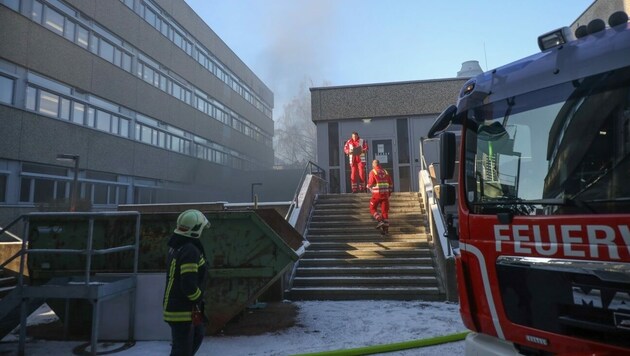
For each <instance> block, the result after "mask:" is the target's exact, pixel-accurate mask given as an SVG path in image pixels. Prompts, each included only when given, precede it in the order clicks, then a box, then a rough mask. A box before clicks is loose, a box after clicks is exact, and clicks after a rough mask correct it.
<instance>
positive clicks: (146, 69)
mask: <svg viewBox="0 0 630 356" xmlns="http://www.w3.org/2000/svg"><path fill="white" fill-rule="evenodd" d="M137 75H138V77H140V78H142V79H143V80H144V81H145V82H147V83H149V84H151V85H153V86H154V87H156V88H159V89H160V90H162V91H164V92H166V93H168V94H170V95H172V96H174V97H176V98H177V99H179V100H181V101H183V102H185V103H187V104H188V105H191V106H193V107H195V108H197V109H198V110H200V111H201V112H203V113H204V114H206V115H208V116H210V117H212V118H214V119H216V120H218V121H220V122H222V123H223V124H225V125H228V126H230V127H232V128H233V129H234V130H236V131H238V132H241V133H243V134H244V135H246V136H249V137H251V138H253V139H254V140H256V141H258V142H263V143H264V144H265V145H266V146H268V147H271V146H272V145H273V142H272V140H271V138H270V137H267V136H265V135H264V134H263V133H262V132H261V131H260V129H259V128H258V127H255V126H254V127H252V126H251V125H250V124H249V123H247V122H244V120H241V119H239V118H237V117H236V116H232V115H230V114H229V113H227V112H225V111H224V110H223V109H222V108H221V107H223V105H221V104H219V103H218V102H216V101H212V102H211V100H210V99H209V98H208V96H207V95H205V93H203V92H201V91H199V90H197V93H199V94H198V95H195V96H194V97H193V96H192V93H191V91H190V90H188V89H186V88H184V87H182V86H181V85H179V84H178V83H177V82H176V81H174V80H173V79H171V78H170V77H168V76H167V75H165V74H164V73H162V72H161V71H160V70H158V69H156V68H154V67H152V66H150V65H149V64H147V63H144V62H142V61H141V60H138V66H137ZM202 95H203V97H202ZM204 97H205V98H204ZM193 99H194V101H196V105H195V104H193Z"/></svg>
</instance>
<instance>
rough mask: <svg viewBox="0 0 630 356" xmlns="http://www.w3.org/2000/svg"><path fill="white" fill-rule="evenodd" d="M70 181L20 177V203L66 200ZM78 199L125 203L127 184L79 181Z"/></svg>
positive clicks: (97, 202)
mask: <svg viewBox="0 0 630 356" xmlns="http://www.w3.org/2000/svg"><path fill="white" fill-rule="evenodd" d="M71 186H72V181H67V180H58V179H48V178H35V177H22V179H21V181H20V202H21V203H35V204H38V203H51V202H54V201H59V200H67V199H69V197H70V194H71ZM78 193H79V199H81V200H89V201H90V202H92V204H99V205H101V204H102V205H118V204H126V203H127V186H124V185H115V184H104V183H91V182H80V183H79V189H78Z"/></svg>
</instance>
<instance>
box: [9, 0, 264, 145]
mask: <svg viewBox="0 0 630 356" xmlns="http://www.w3.org/2000/svg"><path fill="white" fill-rule="evenodd" d="M3 1H4V0H3ZM49 1H50V2H51V3H52V4H54V5H55V6H57V7H58V8H63V9H64V11H65V12H66V13H70V14H71V15H72V16H75V17H76V16H77V12H76V11H75V10H72V9H71V8H69V7H68V6H66V5H64V4H63V3H61V2H59V1H58V0H49ZM31 18H32V19H33V21H35V22H37V23H38V24H41V25H43V26H44V27H46V28H48V29H49V30H51V31H52V32H54V33H56V34H58V35H60V36H62V37H65V38H66V39H68V40H70V41H72V42H74V43H76V44H77V45H79V46H81V47H82V48H84V49H86V50H89V51H91V52H92V53H94V54H95V55H98V56H99V57H101V58H103V59H105V60H107V61H108V62H110V63H112V64H114V65H116V66H118V67H120V68H122V69H123V70H125V71H127V72H131V71H132V59H133V58H134V57H135V56H133V55H132V52H130V50H127V49H124V48H123V42H122V41H121V40H120V39H117V38H116V37H115V36H114V35H112V34H110V33H108V32H107V31H106V30H105V29H102V28H99V31H98V32H99V33H96V32H95V31H89V30H88V29H87V28H86V27H85V26H82V25H80V24H78V23H75V22H74V21H73V20H71V19H70V18H69V17H67V16H64V15H63V14H62V13H61V12H60V11H58V10H56V9H55V8H53V7H51V6H49V4H43V3H42V2H40V1H38V0H34V1H33V7H32V12H31ZM94 26H96V25H94ZM106 37H107V38H108V39H109V40H108V39H105V38H106ZM114 42H116V44H114ZM135 52H136V53H139V51H137V50H135ZM142 57H143V58H146V56H144V55H142ZM146 61H147V62H149V61H150V62H154V61H152V60H150V59H148V58H146ZM136 66H137V70H136V75H137V76H138V77H139V78H142V79H143V80H144V81H146V82H148V83H150V84H151V85H153V86H155V87H157V88H159V89H161V90H162V91H164V92H166V93H168V94H170V95H172V96H174V97H175V98H177V99H179V100H181V101H183V102H185V103H187V104H188V105H191V106H193V107H196V105H194V103H193V97H192V91H191V90H190V89H186V88H185V86H184V85H182V84H180V83H178V82H177V81H175V80H174V79H172V78H170V77H169V76H168V75H166V74H165V73H164V72H162V71H161V70H159V69H157V68H152V67H151V66H149V65H148V64H147V63H144V62H143V61H141V60H140V59H138V61H137V65H136ZM154 66H155V67H159V65H158V64H157V63H156V64H155V65H154ZM196 91H197V92H200V93H201V91H199V90H196ZM204 96H206V97H207V95H205V94H204ZM218 110H220V109H218ZM204 112H205V113H206V114H209V113H208V112H206V111H204ZM209 115H210V114H209ZM223 115H229V114H227V113H223V114H220V116H223ZM210 116H211V117H213V118H215V119H217V120H219V121H221V122H223V123H224V124H226V125H228V126H231V127H235V126H237V127H240V128H241V129H240V130H239V132H241V133H243V134H245V135H247V136H249V137H251V138H253V139H254V140H256V141H258V142H262V143H264V144H265V145H266V146H268V147H271V146H272V145H273V143H272V139H271V138H270V137H268V136H267V135H264V134H263V133H262V132H261V131H260V129H259V128H258V127H256V126H253V125H251V124H250V123H248V122H243V121H246V120H242V119H240V118H237V116H236V114H234V115H231V116H232V117H231V119H229V120H224V119H222V118H219V117H217V116H214V115H210ZM230 121H241V123H240V124H239V125H232V124H231V123H230ZM245 127H248V128H247V129H245Z"/></svg>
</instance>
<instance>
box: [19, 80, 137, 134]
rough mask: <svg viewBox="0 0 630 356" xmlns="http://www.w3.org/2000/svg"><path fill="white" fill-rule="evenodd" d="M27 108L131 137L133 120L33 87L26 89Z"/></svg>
mask: <svg viewBox="0 0 630 356" xmlns="http://www.w3.org/2000/svg"><path fill="white" fill-rule="evenodd" d="M26 108H27V109H28V110H32V111H37V112H39V113H41V114H44V115H46V116H52V117H54V118H57V119H61V120H66V121H71V122H74V123H76V124H79V125H83V126H88V127H92V128H95V129H97V130H101V131H105V132H109V133H111V134H114V135H118V136H122V137H129V124H130V121H131V120H129V119H126V118H123V117H119V116H117V115H114V114H112V113H110V112H107V111H104V110H102V109H97V108H95V107H92V106H89V105H86V104H84V103H81V102H78V101H75V100H70V99H68V98H66V97H63V96H60V95H57V94H53V93H51V92H48V91H46V90H43V89H39V88H35V87H32V86H28V87H27V88H26Z"/></svg>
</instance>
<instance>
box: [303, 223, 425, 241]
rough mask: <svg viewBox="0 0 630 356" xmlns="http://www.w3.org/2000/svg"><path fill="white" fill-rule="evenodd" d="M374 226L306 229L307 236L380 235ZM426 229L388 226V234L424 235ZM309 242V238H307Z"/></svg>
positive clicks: (422, 227) (421, 227)
mask: <svg viewBox="0 0 630 356" xmlns="http://www.w3.org/2000/svg"><path fill="white" fill-rule="evenodd" d="M375 226H376V224H370V225H367V226H357V227H341V226H339V227H332V228H331V227H319V226H314V227H311V226H309V227H308V236H310V235H311V234H313V235H366V234H367V235H373V234H376V235H380V232H379V231H378V230H376V229H375V228H374V227H375ZM426 232H427V229H426V227H425V226H399V225H395V224H394V225H390V226H389V234H390V235H394V234H423V233H426ZM309 240H310V237H309Z"/></svg>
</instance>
